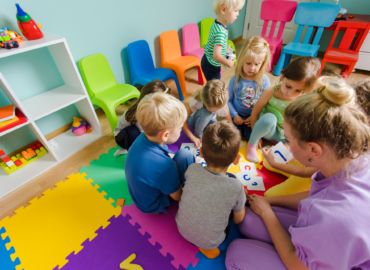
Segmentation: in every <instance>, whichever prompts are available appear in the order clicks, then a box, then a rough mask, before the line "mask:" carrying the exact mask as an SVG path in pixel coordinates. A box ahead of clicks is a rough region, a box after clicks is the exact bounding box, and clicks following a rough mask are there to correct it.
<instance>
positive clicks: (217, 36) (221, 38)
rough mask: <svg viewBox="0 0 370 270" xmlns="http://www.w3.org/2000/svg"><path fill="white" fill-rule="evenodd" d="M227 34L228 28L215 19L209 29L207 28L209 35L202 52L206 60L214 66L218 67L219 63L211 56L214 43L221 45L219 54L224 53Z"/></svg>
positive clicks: (223, 54)
mask: <svg viewBox="0 0 370 270" xmlns="http://www.w3.org/2000/svg"><path fill="white" fill-rule="evenodd" d="M227 36H228V29H227V27H226V26H224V25H223V24H222V23H220V22H218V21H217V20H215V22H214V23H213V24H212V26H211V29H210V30H209V36H208V41H207V44H206V45H205V46H204V54H205V55H206V57H207V60H208V62H209V63H210V64H211V65H212V66H215V67H220V66H221V64H220V63H219V62H217V61H216V60H215V58H214V57H213V52H214V50H215V45H216V44H219V45H222V52H221V55H222V56H225V55H226V47H227Z"/></svg>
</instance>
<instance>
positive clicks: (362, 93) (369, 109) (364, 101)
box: [354, 79, 370, 119]
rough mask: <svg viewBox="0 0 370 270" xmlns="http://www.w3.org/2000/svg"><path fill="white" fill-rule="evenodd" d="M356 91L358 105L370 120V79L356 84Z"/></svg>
mask: <svg viewBox="0 0 370 270" xmlns="http://www.w3.org/2000/svg"><path fill="white" fill-rule="evenodd" d="M354 89H355V91H356V96H357V103H358V104H359V105H360V106H361V108H362V109H363V110H364V111H365V113H366V115H367V117H368V118H369V119H370V79H367V80H365V81H362V82H360V83H358V84H356V85H355V86H354Z"/></svg>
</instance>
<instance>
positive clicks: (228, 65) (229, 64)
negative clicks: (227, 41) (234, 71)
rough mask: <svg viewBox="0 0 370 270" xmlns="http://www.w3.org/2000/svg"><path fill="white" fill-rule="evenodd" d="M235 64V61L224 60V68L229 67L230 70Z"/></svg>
mask: <svg viewBox="0 0 370 270" xmlns="http://www.w3.org/2000/svg"><path fill="white" fill-rule="evenodd" d="M234 64H235V60H230V59H227V60H226V64H225V65H226V66H227V67H229V68H232V67H233V66H234Z"/></svg>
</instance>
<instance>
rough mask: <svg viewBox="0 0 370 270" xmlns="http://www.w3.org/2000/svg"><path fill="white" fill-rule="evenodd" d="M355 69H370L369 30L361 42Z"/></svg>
mask: <svg viewBox="0 0 370 270" xmlns="http://www.w3.org/2000/svg"><path fill="white" fill-rule="evenodd" d="M355 69H363V70H370V32H369V33H368V34H367V36H366V39H365V41H364V43H363V44H362V46H361V48H360V52H359V56H358V61H357V63H356V65H355Z"/></svg>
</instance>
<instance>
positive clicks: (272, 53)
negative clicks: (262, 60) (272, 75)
mask: <svg viewBox="0 0 370 270" xmlns="http://www.w3.org/2000/svg"><path fill="white" fill-rule="evenodd" d="M275 51H276V50H270V54H271V59H270V60H271V62H270V67H268V68H267V71H268V72H270V71H272V68H273V64H274V63H273V62H274V57H275Z"/></svg>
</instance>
